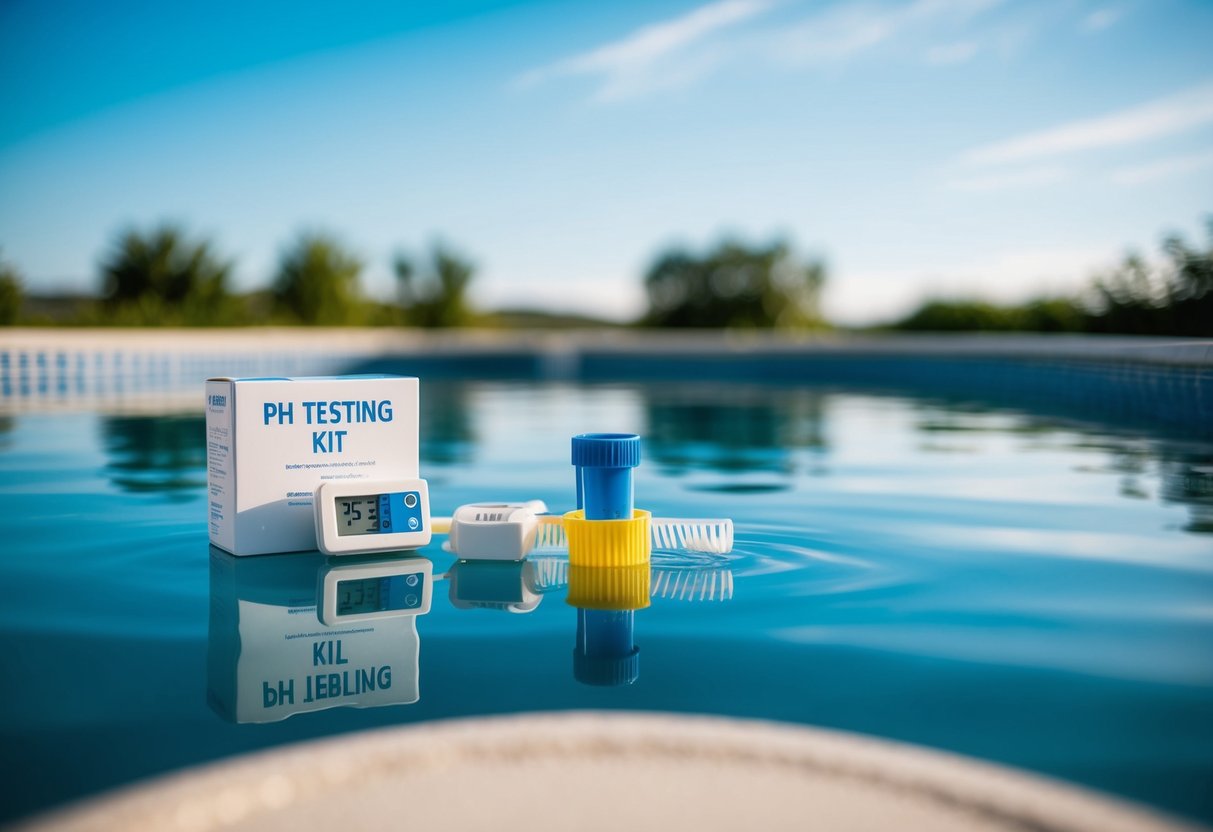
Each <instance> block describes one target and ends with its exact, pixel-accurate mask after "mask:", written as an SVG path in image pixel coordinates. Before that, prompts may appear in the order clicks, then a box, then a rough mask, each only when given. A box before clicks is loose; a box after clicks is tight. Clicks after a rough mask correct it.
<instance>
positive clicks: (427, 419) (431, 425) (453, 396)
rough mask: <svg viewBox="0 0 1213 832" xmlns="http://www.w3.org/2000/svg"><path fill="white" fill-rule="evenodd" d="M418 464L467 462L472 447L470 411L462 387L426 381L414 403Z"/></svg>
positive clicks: (471, 409) (465, 391)
mask: <svg viewBox="0 0 1213 832" xmlns="http://www.w3.org/2000/svg"><path fill="white" fill-rule="evenodd" d="M418 411H419V414H418V415H419V419H420V422H419V424H420V431H421V437H420V439H421V448H420V454H421V462H422V464H425V463H427V462H429V463H434V464H436V465H444V464H452V463H457V462H469V461H470V460H471V458H472V452H473V450H474V449H475V445H476V432H475V430H474V429H473V421H472V420H473V412H474V411H473V408H472V404H471V396H470V394H469V389H468V386H467V385H466V384H456V383H453V382H449V381H427V382H426V383H425V384H423V385H422V387H421V401H420V403H419V404H418Z"/></svg>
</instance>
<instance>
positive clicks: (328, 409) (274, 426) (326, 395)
mask: <svg viewBox="0 0 1213 832" xmlns="http://www.w3.org/2000/svg"><path fill="white" fill-rule="evenodd" d="M418 386H419V385H418V381H417V379H416V378H406V377H403V376H343V377H329V378H212V379H208V380H207V382H206V448H207V451H206V461H207V476H206V479H207V491H208V499H209V511H208V515H209V523H208V525H209V529H210V539H211V543H213V544H215V545H216V546H219V547H220V548H222V549H226V550H227V551H229V552H231V553H232V554H234V555H263V554H269V553H272V552H297V551H305V550H312V549H315V548H316V527H315V522H314V520H313V514H314V510H313V507H312V494H313V492H314V491H315V490H316V487H317V486H319V485H320V484H321V483H323V482H329V481H337V482H343V481H348V480H358V479H375V480H386V479H395V478H408V479H411V478H415V477H417V476H418V428H417V401H418Z"/></svg>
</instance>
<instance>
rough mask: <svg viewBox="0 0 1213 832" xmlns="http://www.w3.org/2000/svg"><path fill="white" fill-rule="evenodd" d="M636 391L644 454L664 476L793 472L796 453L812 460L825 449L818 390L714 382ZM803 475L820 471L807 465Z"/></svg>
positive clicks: (821, 403) (751, 486)
mask: <svg viewBox="0 0 1213 832" xmlns="http://www.w3.org/2000/svg"><path fill="white" fill-rule="evenodd" d="M641 389H642V391H643V393H644V404H645V417H646V427H645V430H644V432H643V438H644V442H645V451H646V453H647V454H648V459H651V460H652V461H653V462H656V463H658V464H660V465H661V466H662V469H663V471H664V472H665V473H668V474H672V475H677V474H681V473H683V472H685V471H687V470H694V469H706V470H712V471H720V472H726V473H727V472H746V473H753V472H769V473H773V474H793V473H796V471H797V464H798V461H797V454H796V452H797V451H798V450H801V449H808V450H810V451H813V452H814V457H815V458H817V459H819V458H820V455H821V454H822V453H823V452H824V451H826V450H827V445H826V439H825V431H824V413H823V401H824V398H825V394H824V393H821V392H819V391H810V390H786V389H781V390H771V389H748V388H744V387H742V388H738V387H729V388H721V387H719V386H716V385H703V386H685V385H684V386H674V387H644V388H641ZM806 470H807V471H808V472H809V473H817V472H818V470H819V469H818V468H817V466H816V465H814V464H809V465H808V466H807V467H806ZM749 487H750V488H760V487H762V488H767V489H768V490H774V489H776V488H778V487H779V486H777V485H768V486H755V485H752V484H751V485H750V486H749Z"/></svg>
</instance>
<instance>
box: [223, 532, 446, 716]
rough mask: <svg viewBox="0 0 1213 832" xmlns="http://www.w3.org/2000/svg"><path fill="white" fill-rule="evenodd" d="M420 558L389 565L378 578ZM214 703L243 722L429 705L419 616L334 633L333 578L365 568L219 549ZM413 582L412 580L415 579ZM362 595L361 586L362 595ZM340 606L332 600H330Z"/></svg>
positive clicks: (347, 626) (401, 615)
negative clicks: (423, 691) (328, 586)
mask: <svg viewBox="0 0 1213 832" xmlns="http://www.w3.org/2000/svg"><path fill="white" fill-rule="evenodd" d="M418 560H420V559H419V558H416V557H392V556H388V557H380V558H377V559H376V560H375V561H373V564H374V565H375V567H377V569H378V570H382V569H383V567H384V566H385V565H388V566H390V565H391V564H393V563H396V564H399V565H400V566H401V567H402V568H404V569H405V570H407V569H409V568H411V567H412V565H413V564H415V563H416V562H417V561H418ZM210 564H211V567H210V576H211V578H210V580H211V593H210V625H209V635H208V639H207V645H208V646H207V701H208V702H209V703H210V705H211V707H212V708H213V709H214V710H215V711H216V712H217V713H218V714H219V715H221V716H222V717H224V718H225V719H227V720H229V721H231V722H237V723H246V722H253V723H262V722H276V721H278V720H282V719H286V718H287V717H289V716H292V715H294V714H299V713H306V712H308V711H319V710H325V709H328V708H336V707H356V708H377V707H382V706H384V705H409V704H412V703H414V702H416V701H418V699H420V686H419V683H420V665H419V662H418V656H419V651H420V646H421V639H420V636H419V635H418V634H417V616H418V614H424V613H423V612H422V613H419V612H418V611H416V610H413V611H406V612H398V613H396V614H388V615H386V616H384V617H380V618H376V619H374V620H373V621H362V620H359V621H349V622H346V621H341V622H339V623H335V624H332V625H329V624H325V623H323V621H322V620H321V619H322V618H323V619H325V620H333V617H332V615H331V613H332V612H333V611H332V610H329V611H323V610H322V607H323V605H324V604H325V603H326V599H325V597H324V593H323V590H324V586H325V578H326V574H327V573H328V572H330V571H331V570H335V569H340V570H344V571H345V572H348V571H349V570H350V569H351V568H353V569H355V570H356V569H357V566H356V565H351V563H350V562H349V561H348V560H346V561H343V560H341V559H339V558H327V557H325V556H324V555H322V554H320V553H319V552H316V553H312V554H300V553H293V554H288V555H269V556H262V557H235V556H233V555H229V554H228V553H226V552H224V551H222V550H220V549H217V548H215V547H213V546H212V547H211V549H210ZM410 574H411V573H410ZM360 589H361V587H360ZM329 600H331V599H329Z"/></svg>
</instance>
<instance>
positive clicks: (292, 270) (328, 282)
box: [273, 232, 362, 325]
mask: <svg viewBox="0 0 1213 832" xmlns="http://www.w3.org/2000/svg"><path fill="white" fill-rule="evenodd" d="M361 272H362V261H361V260H359V259H358V258H357V257H356V256H355V255H354V254H352V253H350V252H349V251H347V250H346V249H345V247H344V246H343V245H342V243H341V242H340V241H338V240H337V239H336V238H335V237H333V236H330V235H327V234H324V233H322V232H304V233H302V234H300V235H299V236H298V237H297V238H296V239H295V241H294V242H293V243H291V244H290V245H289V246H288V247H287V248H286V250H284V251H283V253H282V257H281V259H280V262H279V264H278V273H277V275H276V276H275V278H274V285H273V294H274V305H275V308H276V309H278V310H279V311H281V312H283V313H285V315H286V316H287V317H289V318H291V319H293V320H295V321H298V322H300V323H304V324H324V325H340V324H350V323H356V322H357V318H358V316H359V313H360V312H361V306H362V304H361V300H360V299H359V295H358V275H359V274H361Z"/></svg>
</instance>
